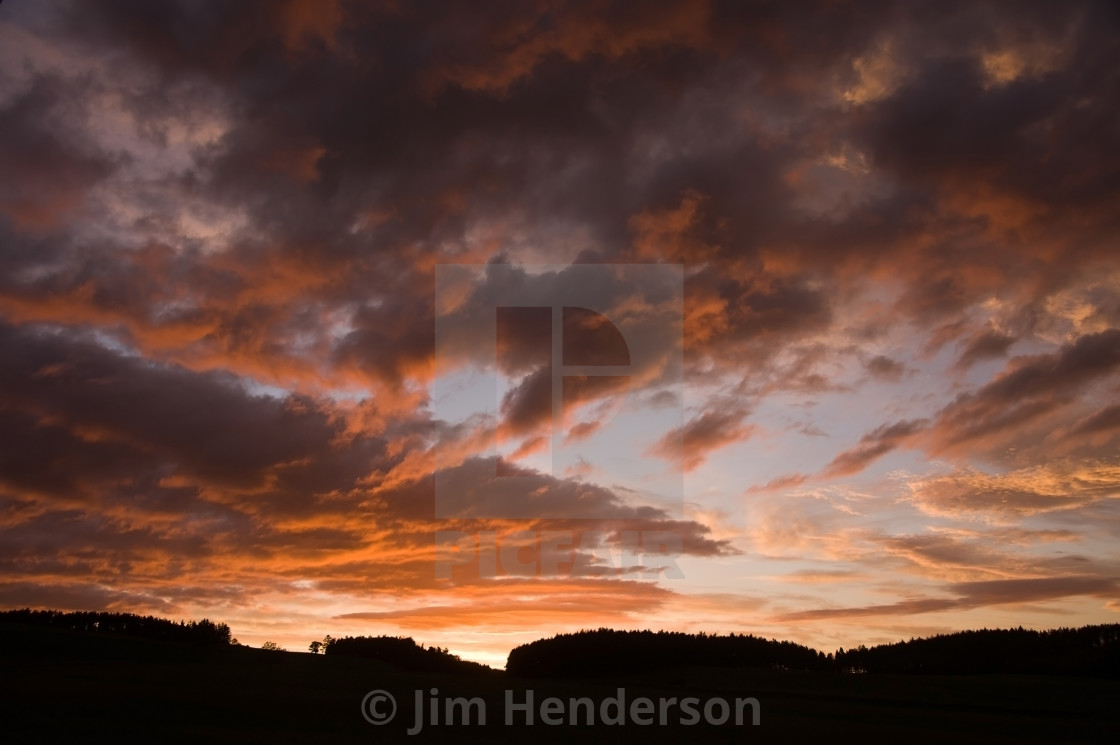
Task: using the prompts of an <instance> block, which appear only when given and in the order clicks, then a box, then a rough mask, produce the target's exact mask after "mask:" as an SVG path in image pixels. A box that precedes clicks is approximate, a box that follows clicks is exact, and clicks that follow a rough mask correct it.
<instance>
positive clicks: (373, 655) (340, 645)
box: [324, 636, 491, 673]
mask: <svg viewBox="0 0 1120 745" xmlns="http://www.w3.org/2000/svg"><path fill="white" fill-rule="evenodd" d="M324 652H325V653H326V654H328V655H335V656H347V657H363V658H366V659H371V660H380V661H381V662H388V663H389V664H390V665H395V666H397V667H399V668H401V669H402V670H411V671H415V672H424V673H457V672H462V673H477V672H483V671H486V672H490V671H491V668H489V667H487V666H486V665H481V664H479V663H477V662H469V661H467V660H463V659H460V658H459V656H458V655H455V654H451V653H450V652H449V651H447V650H446V649H443V648H440V647H425V646H424V645H423V644H417V643H416V642H415V641H413V639H412V638H411V637H407V636H344V637H342V638H341V639H334V640H332V641H331V642H330V643H329V644H327V645H326V646H325V647H324Z"/></svg>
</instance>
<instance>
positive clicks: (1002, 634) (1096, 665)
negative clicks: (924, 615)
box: [835, 624, 1120, 677]
mask: <svg viewBox="0 0 1120 745" xmlns="http://www.w3.org/2000/svg"><path fill="white" fill-rule="evenodd" d="M835 659H836V668H837V669H838V670H840V671H842V672H860V673H863V672H867V673H934V674H942V673H953V674H973V673H1031V674H1044V675H1108V676H1114V677H1120V624H1110V625H1102V626H1085V627H1082V628H1080V629H1053V630H1050V631H1031V630H1029V629H1023V628H1018V629H982V630H979V631H962V632H959V633H956V634H946V635H941V636H934V637H930V638H927V639H911V640H910V641H907V642H898V643H896V644H883V645H880V646H877V647H871V648H870V649H868V648H866V647H862V646H861V647H859V648H858V649H850V650H847V651H844V650H843V649H841V650H839V651H838V652H837V653H836V657H835Z"/></svg>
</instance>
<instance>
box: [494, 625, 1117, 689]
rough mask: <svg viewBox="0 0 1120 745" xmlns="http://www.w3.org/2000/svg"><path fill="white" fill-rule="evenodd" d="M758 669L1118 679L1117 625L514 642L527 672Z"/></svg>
mask: <svg viewBox="0 0 1120 745" xmlns="http://www.w3.org/2000/svg"><path fill="white" fill-rule="evenodd" d="M684 666H689V667H697V666H699V667H740V668H742V667H753V668H770V669H775V670H819V671H836V672H840V673H924V674H934V675H942V674H952V675H970V674H994V673H1005V674H1008V673H1010V674H1032V675H1095V676H1110V677H1120V624H1112V625H1104V626H1085V627H1083V628H1080V629H1054V630H1050V631H1031V630H1027V629H1022V628H1019V629H1005V630H999V629H982V630H979V631H962V632H959V633H955V634H945V635H939V636H934V637H930V638H926V639H911V640H910V641H906V642H898V643H895V644H883V645H880V646H876V647H871V648H868V647H864V646H860V647H858V648H856V649H850V650H846V651H845V650H844V649H843V648H841V649H840V650H838V651H837V652H836V654H835V655H833V654H827V655H826V654H824V653H823V652H818V651H816V650H813V649H809V648H808V647H804V646H801V645H800V644H794V643H793V642H782V641H776V640H773V639H770V640H767V639H761V638H759V637H755V636H749V635H745V636H743V635H736V634H730V635H728V636H713V635H708V634H704V633H700V634H695V635H694V634H684V633H678V632H668V631H658V632H652V631H615V630H612V629H599V630H597V631H580V632H578V633H575V634H560V635H558V636H554V637H552V638H551V639H541V640H538V641H535V642H531V643H529V644H525V645H522V646H520V647H517V648H516V649H514V650H513V651H511V652H510V654H509V659H508V661H507V663H506V670H507V671H508V672H511V673H513V674H515V675H523V676H532V677H540V676H553V675H556V676H604V675H626V674H631V673H645V672H650V671H653V670H664V669H669V668H674V667H684Z"/></svg>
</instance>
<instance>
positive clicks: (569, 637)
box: [506, 629, 833, 676]
mask: <svg viewBox="0 0 1120 745" xmlns="http://www.w3.org/2000/svg"><path fill="white" fill-rule="evenodd" d="M684 665H699V666H704V667H767V668H777V669H789V670H831V669H833V661H832V656H831V655H826V654H824V653H823V652H818V651H816V650H813V649H809V648H808V647H803V646H801V645H800V644H794V643H793V642H782V641H777V640H775V639H762V638H760V637H756V636H750V635H736V634H730V635H728V636H716V635H708V634H704V633H700V634H685V633H681V632H676V631H658V632H653V631H615V630H613V629H599V630H598V631H580V632H578V633H575V634H559V635H557V636H554V637H552V638H551V639H540V640H538V641H535V642H530V643H529V644H524V645H522V646H520V647H517V648H515V649H514V650H513V651H511V652H510V653H509V659H508V661H507V662H506V671H507V672H510V673H513V674H514V675H524V676H549V675H576V676H579V675H612V674H629V673H644V672H649V671H651V670H658V669H664V668H672V667H681V666H684Z"/></svg>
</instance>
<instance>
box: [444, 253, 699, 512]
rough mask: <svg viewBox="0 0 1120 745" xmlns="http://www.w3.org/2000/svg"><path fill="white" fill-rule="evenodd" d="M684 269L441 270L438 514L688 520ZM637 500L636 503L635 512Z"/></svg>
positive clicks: (509, 267)
mask: <svg viewBox="0 0 1120 745" xmlns="http://www.w3.org/2000/svg"><path fill="white" fill-rule="evenodd" d="M682 296H683V277H682V273H681V267H679V266H669V265H660V264H648V265H647V264H623V265H590V264H577V265H571V266H562V267H554V266H524V267H519V266H512V265H495V264H488V265H485V266H480V265H439V266H437V267H436V297H435V307H436V379H435V382H434V383H433V386H432V389H431V392H432V399H431V400H432V411H433V414H434V416H435V417H436V418H437V419H439V420H440V421H441V424H442V425H443V426H444V427H446V428H447V429H446V430H445V431H447V432H448V433H449V436H448V438H447V440H448V441H447V442H441V443H440V445H439V446H438V447H437V449H436V474H435V479H436V517H437V518H451V517H509V518H518V517H538V518H539V517H566V518H577V517H589V518H590V517H594V518H611V517H625V516H629V517H633V516H634V515H635V512H634V508H635V507H637V506H656V507H658V508H660V509H664V510H666V511H668V512H670V514H679V513H680V512H681V503H682V481H683V479H682V474H681V472H680V465H679V459H678V460H677V461H676V462H672V458H664V457H661V458H657V457H654V456H651V455H650V453H651V451H652V450H653V449H654V447H653V446H654V445H655V444H656V445H657V452H658V453H660V454H662V455H664V453H665V452H666V439H665V438H666V437H668V438H670V440H671V438H672V433H673V432H679V428H680V424H681V390H680V389H681V378H682V372H681V364H682V360H681V357H682V344H681V333H682V329H681V324H682ZM631 501H632V504H631V503H629V502H631Z"/></svg>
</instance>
